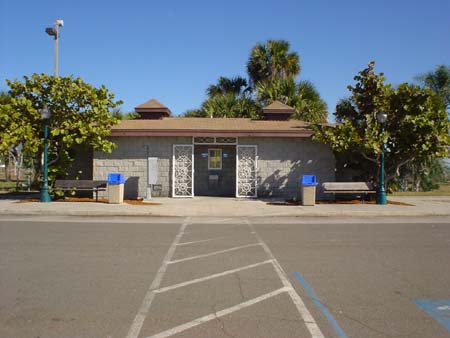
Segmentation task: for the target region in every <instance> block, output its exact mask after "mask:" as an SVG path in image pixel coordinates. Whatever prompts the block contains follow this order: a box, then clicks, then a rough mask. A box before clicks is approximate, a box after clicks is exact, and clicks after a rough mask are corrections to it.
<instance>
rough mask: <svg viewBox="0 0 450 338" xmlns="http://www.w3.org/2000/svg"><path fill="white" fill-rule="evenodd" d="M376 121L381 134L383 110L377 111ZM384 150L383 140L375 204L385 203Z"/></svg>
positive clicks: (385, 118) (385, 115)
mask: <svg viewBox="0 0 450 338" xmlns="http://www.w3.org/2000/svg"><path fill="white" fill-rule="evenodd" d="M377 121H378V123H379V124H380V129H381V134H383V133H384V127H385V126H386V121H387V114H386V113H385V112H383V111H379V112H378V113H377ZM385 151H386V144H385V143H384V140H382V141H381V153H380V180H379V182H378V183H379V184H378V191H377V204H381V205H386V204H387V198H386V190H385V187H384V152H385Z"/></svg>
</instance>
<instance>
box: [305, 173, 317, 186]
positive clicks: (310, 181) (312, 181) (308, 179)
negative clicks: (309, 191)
mask: <svg viewBox="0 0 450 338" xmlns="http://www.w3.org/2000/svg"><path fill="white" fill-rule="evenodd" d="M302 185H317V182H316V175H303V176H302Z"/></svg>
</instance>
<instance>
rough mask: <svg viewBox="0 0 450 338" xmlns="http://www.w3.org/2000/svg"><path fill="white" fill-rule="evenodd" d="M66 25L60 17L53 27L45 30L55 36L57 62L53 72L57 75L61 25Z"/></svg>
mask: <svg viewBox="0 0 450 338" xmlns="http://www.w3.org/2000/svg"><path fill="white" fill-rule="evenodd" d="M62 26H64V20H61V19H58V20H56V21H55V25H54V26H53V27H47V28H46V29H45V32H46V33H47V34H48V35H50V36H54V37H55V64H54V67H53V73H54V75H55V77H57V76H58V40H59V27H62Z"/></svg>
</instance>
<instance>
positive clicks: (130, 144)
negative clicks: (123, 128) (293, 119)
mask: <svg viewBox="0 0 450 338" xmlns="http://www.w3.org/2000/svg"><path fill="white" fill-rule="evenodd" d="M111 140H112V141H113V142H114V143H115V144H117V148H116V149H114V150H113V152H112V153H111V154H104V153H101V152H95V153H94V159H93V179H94V180H106V179H107V176H108V173H110V172H115V173H123V174H124V175H125V181H126V183H125V198H138V197H145V196H146V189H147V157H157V158H158V184H157V185H156V186H154V188H153V191H152V196H154V197H159V196H161V197H167V196H171V195H172V153H173V145H174V144H191V143H192V138H191V137H111ZM238 143H239V144H240V145H245V144H247V145H257V146H258V197H280V198H299V196H300V190H301V177H302V175H306V174H311V175H316V176H317V181H318V182H319V185H318V187H317V188H318V189H317V198H318V199H322V198H324V196H323V193H322V191H321V189H320V183H322V182H328V181H331V182H333V181H335V158H334V155H333V152H332V151H331V149H330V148H329V147H328V146H327V145H325V144H321V143H318V142H314V141H312V140H310V139H297V138H255V137H245V138H244V137H241V138H239V142H238ZM103 196H104V195H103Z"/></svg>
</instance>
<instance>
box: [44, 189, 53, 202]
mask: <svg viewBox="0 0 450 338" xmlns="http://www.w3.org/2000/svg"><path fill="white" fill-rule="evenodd" d="M51 201H52V198H51V197H50V194H49V193H48V189H45V188H42V189H41V203H48V202H51Z"/></svg>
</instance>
